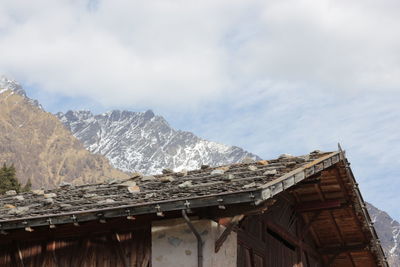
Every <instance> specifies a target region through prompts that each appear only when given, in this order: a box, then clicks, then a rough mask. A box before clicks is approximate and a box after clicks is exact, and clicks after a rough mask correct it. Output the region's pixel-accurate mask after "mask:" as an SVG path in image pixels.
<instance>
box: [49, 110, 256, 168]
mask: <svg viewBox="0 0 400 267" xmlns="http://www.w3.org/2000/svg"><path fill="white" fill-rule="evenodd" d="M57 116H58V118H59V119H60V120H61V121H62V122H63V123H64V125H65V126H67V128H68V129H70V130H71V132H72V133H73V134H74V136H76V137H77V138H78V139H79V140H81V141H82V143H83V144H84V146H85V147H86V148H87V149H88V150H89V151H91V152H94V153H98V154H101V155H104V156H106V157H107V158H108V159H109V160H110V162H111V163H112V164H113V166H114V167H116V168H119V169H121V170H123V171H130V172H142V173H145V174H155V173H161V171H162V170H163V169H165V168H169V169H174V170H176V171H180V170H182V169H188V170H191V169H196V168H200V166H201V165H210V166H216V165H222V164H228V163H233V162H239V161H241V160H243V159H244V158H246V157H251V158H255V159H259V158H258V157H257V156H255V155H253V154H251V153H248V152H246V151H244V150H243V149H241V148H238V147H232V146H227V145H222V144H218V143H215V142H210V141H206V140H203V139H201V138H199V137H197V136H195V135H194V134H192V133H190V132H184V131H179V130H175V129H173V128H172V127H171V126H169V124H168V123H167V122H166V120H165V119H164V118H163V117H161V116H156V115H154V113H153V112H152V111H151V110H148V111H146V112H144V113H143V112H130V111H118V110H114V111H110V112H107V113H104V114H100V115H93V114H92V113H91V112H90V111H68V112H67V113H57Z"/></svg>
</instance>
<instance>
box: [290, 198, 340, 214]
mask: <svg viewBox="0 0 400 267" xmlns="http://www.w3.org/2000/svg"><path fill="white" fill-rule="evenodd" d="M338 208H342V203H341V200H339V199H338V200H326V201H313V202H303V203H300V204H298V205H296V207H295V209H296V211H297V212H310V211H321V210H328V209H338Z"/></svg>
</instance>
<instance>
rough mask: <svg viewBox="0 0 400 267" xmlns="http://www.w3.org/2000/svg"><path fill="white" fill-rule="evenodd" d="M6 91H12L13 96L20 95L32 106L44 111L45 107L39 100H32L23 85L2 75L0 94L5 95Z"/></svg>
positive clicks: (0, 78)
mask: <svg viewBox="0 0 400 267" xmlns="http://www.w3.org/2000/svg"><path fill="white" fill-rule="evenodd" d="M6 91H11V94H13V93H16V94H19V95H21V96H23V97H25V98H26V99H27V100H28V102H29V103H30V104H32V105H34V106H36V107H38V108H40V109H43V107H42V106H41V105H40V104H39V102H38V101H37V100H35V99H31V98H29V97H28V96H27V95H26V92H25V90H24V89H23V88H22V85H21V84H20V83H19V82H17V81H16V80H13V79H10V78H8V77H6V76H5V75H1V76H0V94H2V93H4V92H6Z"/></svg>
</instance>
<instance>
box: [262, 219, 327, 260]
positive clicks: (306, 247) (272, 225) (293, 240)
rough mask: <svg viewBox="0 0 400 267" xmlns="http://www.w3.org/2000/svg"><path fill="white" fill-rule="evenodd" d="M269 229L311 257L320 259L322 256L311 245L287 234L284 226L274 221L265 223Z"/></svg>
mask: <svg viewBox="0 0 400 267" xmlns="http://www.w3.org/2000/svg"><path fill="white" fill-rule="evenodd" d="M265 223H266V225H267V227H268V228H269V229H271V230H272V231H274V232H276V233H277V234H279V235H280V236H281V237H282V238H284V239H286V240H287V241H289V242H290V243H292V244H294V245H295V246H296V247H302V249H303V250H305V251H307V252H308V253H310V254H311V255H313V256H314V257H315V258H318V259H319V258H320V257H321V256H320V254H319V253H318V252H317V251H316V250H315V249H314V248H313V247H311V246H310V245H309V244H307V243H305V242H303V241H302V240H300V239H299V238H298V237H295V236H293V235H292V234H291V233H289V232H287V231H286V229H284V228H283V227H282V226H280V225H277V224H275V223H274V222H272V221H265Z"/></svg>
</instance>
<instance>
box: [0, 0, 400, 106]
mask: <svg viewBox="0 0 400 267" xmlns="http://www.w3.org/2000/svg"><path fill="white" fill-rule="evenodd" d="M399 9H400V7H399V4H397V2H396V1H391V0H384V1H350V2H349V1H309V0H301V1H294V0H288V1H244V0H243V1H239V0H237V1H178V0H175V1H152V2H150V3H149V2H146V3H144V2H141V1H123V0H121V1H98V2H96V1H90V2H84V1H50V0H47V1H46V0H41V1H35V2H24V3H22V2H21V1H12V0H9V1H3V3H2V5H1V7H0V14H1V16H0V17H1V21H0V22H1V24H0V25H1V26H0V51H1V54H0V70H1V71H2V72H5V73H7V74H11V75H12V76H14V77H17V78H19V79H23V80H24V81H25V82H28V83H33V84H36V85H38V86H39V87H40V88H42V89H43V90H47V91H52V92H58V93H62V94H65V95H68V96H89V97H94V98H96V100H97V101H99V102H100V103H101V104H102V105H104V106H116V105H118V106H129V105H135V106H141V105H142V106H143V103H144V102H145V103H147V104H146V105H157V106H163V107H165V108H172V109H174V108H175V107H176V105H177V104H179V105H184V106H193V105H194V106H196V104H197V105H201V104H203V103H204V102H208V101H209V99H218V98H219V97H221V96H224V95H226V94H230V93H232V92H236V91H237V90H240V89H242V88H243V86H246V87H247V88H249V90H252V88H253V87H254V84H257V83H259V82H264V81H265V80H267V81H269V82H272V83H273V84H282V85H286V84H291V85H295V86H296V85H299V84H300V85H302V87H303V86H304V87H309V88H324V89H332V88H334V89H342V90H344V91H346V90H349V89H351V90H395V89H397V88H398V86H399V84H400V53H399V52H400V51H399V50H400V48H399V47H400V45H399V42H400V33H399V31H398V30H397V29H398V28H399V26H400V17H399V16H398V15H397V14H398V12H397V11H399Z"/></svg>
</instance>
